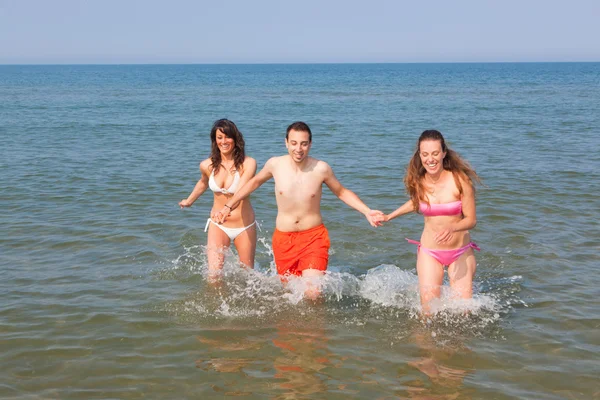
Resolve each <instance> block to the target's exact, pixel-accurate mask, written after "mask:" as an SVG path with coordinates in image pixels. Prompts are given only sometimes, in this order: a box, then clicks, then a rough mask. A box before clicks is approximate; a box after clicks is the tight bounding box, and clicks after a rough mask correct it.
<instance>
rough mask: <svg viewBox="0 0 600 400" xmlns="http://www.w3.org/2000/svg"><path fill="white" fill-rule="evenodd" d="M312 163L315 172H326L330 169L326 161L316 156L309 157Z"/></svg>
mask: <svg viewBox="0 0 600 400" xmlns="http://www.w3.org/2000/svg"><path fill="white" fill-rule="evenodd" d="M311 159H312V163H313V165H314V170H315V171H317V172H328V171H330V170H331V167H330V166H329V164H327V162H325V161H323V160H319V159H318V158H314V157H311Z"/></svg>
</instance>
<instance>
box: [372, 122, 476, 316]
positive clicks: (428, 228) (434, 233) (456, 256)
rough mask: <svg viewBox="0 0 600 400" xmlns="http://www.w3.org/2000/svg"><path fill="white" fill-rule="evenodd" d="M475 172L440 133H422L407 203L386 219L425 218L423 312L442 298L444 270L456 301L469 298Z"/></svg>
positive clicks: (420, 255) (420, 264) (407, 180)
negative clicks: (434, 300)
mask: <svg viewBox="0 0 600 400" xmlns="http://www.w3.org/2000/svg"><path fill="white" fill-rule="evenodd" d="M475 181H477V182H480V179H479V177H478V176H477V174H476V173H475V170H473V168H471V166H470V165H469V164H468V163H467V162H466V161H465V160H463V159H462V158H461V157H460V156H459V155H458V153H456V152H455V151H453V150H451V149H449V148H448V147H447V146H446V142H445V141H444V137H443V136H442V134H441V133H440V132H439V131H436V130H427V131H424V132H423V133H422V134H421V136H420V137H419V140H418V141H417V148H416V151H415V153H414V155H413V157H412V159H411V160H410V162H409V164H408V168H407V171H406V176H405V177H404V184H405V186H406V189H407V191H408V194H409V195H410V200H408V201H407V202H406V203H404V204H403V205H402V206H401V207H399V208H398V209H397V210H395V211H394V212H392V213H390V214H388V215H385V216H384V221H389V220H392V219H394V218H396V217H398V216H400V215H404V214H408V213H410V212H412V211H414V212H418V213H421V214H423V216H424V220H425V226H424V228H423V234H422V235H421V242H420V243H419V242H417V241H414V240H410V239H407V240H408V241H409V243H413V244H416V245H418V250H417V274H418V276H419V292H420V295H421V306H422V310H423V313H425V314H429V313H430V302H431V300H432V299H434V298H439V297H440V292H441V286H442V282H443V279H444V267H448V278H449V280H450V286H451V288H452V291H453V293H454V295H455V296H456V297H459V298H464V299H468V298H471V296H472V284H473V276H474V275H475V269H476V262H475V253H474V252H473V249H475V250H479V247H477V245H476V244H475V243H473V242H471V236H470V235H469V229H472V228H473V227H475V224H476V223H477V217H476V213H475V188H474V182H475Z"/></svg>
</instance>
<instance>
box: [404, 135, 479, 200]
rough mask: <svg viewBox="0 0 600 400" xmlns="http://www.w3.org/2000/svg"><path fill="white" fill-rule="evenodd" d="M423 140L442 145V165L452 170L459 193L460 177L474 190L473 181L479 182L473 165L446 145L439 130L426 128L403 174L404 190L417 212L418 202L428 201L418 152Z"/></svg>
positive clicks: (460, 187)
mask: <svg viewBox="0 0 600 400" xmlns="http://www.w3.org/2000/svg"><path fill="white" fill-rule="evenodd" d="M424 140H439V141H440V143H441V145H442V151H443V152H445V153H446V157H444V160H443V163H442V165H443V167H444V169H445V170H448V171H450V172H452V176H453V177H454V181H455V182H456V186H457V187H458V191H459V192H460V194H462V193H463V189H462V185H461V183H460V180H461V178H462V179H463V180H466V181H468V182H469V183H470V184H471V185H472V186H473V190H475V185H474V182H478V183H481V179H480V178H479V176H477V173H475V170H474V169H473V167H471V165H469V163H468V162H467V161H466V160H463V159H462V158H461V157H460V155H459V154H458V153H457V152H455V151H454V150H452V149H450V148H448V146H446V141H445V140H444V137H443V136H442V133H441V132H440V131H436V130H435V129H429V130H426V131H424V132H423V133H421V136H419V140H417V148H416V149H415V153H414V154H413V156H412V158H411V159H410V161H409V163H408V167H407V168H406V175H405V176H404V185H405V186H406V191H407V192H408V195H409V196H410V199H411V201H412V203H413V209H414V210H415V211H417V212H418V211H419V202H421V201H424V202H427V203H429V201H428V199H427V197H426V196H425V186H424V180H423V177H424V176H425V173H426V171H425V167H424V166H423V163H422V162H421V157H420V154H419V153H420V149H421V142H422V141H424Z"/></svg>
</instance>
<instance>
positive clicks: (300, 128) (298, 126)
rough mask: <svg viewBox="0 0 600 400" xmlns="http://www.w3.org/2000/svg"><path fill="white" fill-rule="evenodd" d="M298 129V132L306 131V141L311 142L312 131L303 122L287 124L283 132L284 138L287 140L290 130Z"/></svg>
mask: <svg viewBox="0 0 600 400" xmlns="http://www.w3.org/2000/svg"><path fill="white" fill-rule="evenodd" d="M292 130H294V131H298V132H308V141H309V142H310V143H312V132H311V131H310V128H309V127H308V125H307V124H306V123H305V122H302V121H296V122H294V123H292V124H291V125H290V126H288V128H287V131H286V132H285V140H288V136H289V135H290V131H292Z"/></svg>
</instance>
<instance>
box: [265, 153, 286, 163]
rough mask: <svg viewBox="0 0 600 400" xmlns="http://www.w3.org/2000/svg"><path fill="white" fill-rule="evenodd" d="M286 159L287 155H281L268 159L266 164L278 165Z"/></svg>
mask: <svg viewBox="0 0 600 400" xmlns="http://www.w3.org/2000/svg"><path fill="white" fill-rule="evenodd" d="M288 157H289V156H288V155H287V154H286V155H283V156H274V157H271V158H269V159H268V160H267V164H279V163H281V162H283V160H285V159H286V158H288Z"/></svg>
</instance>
